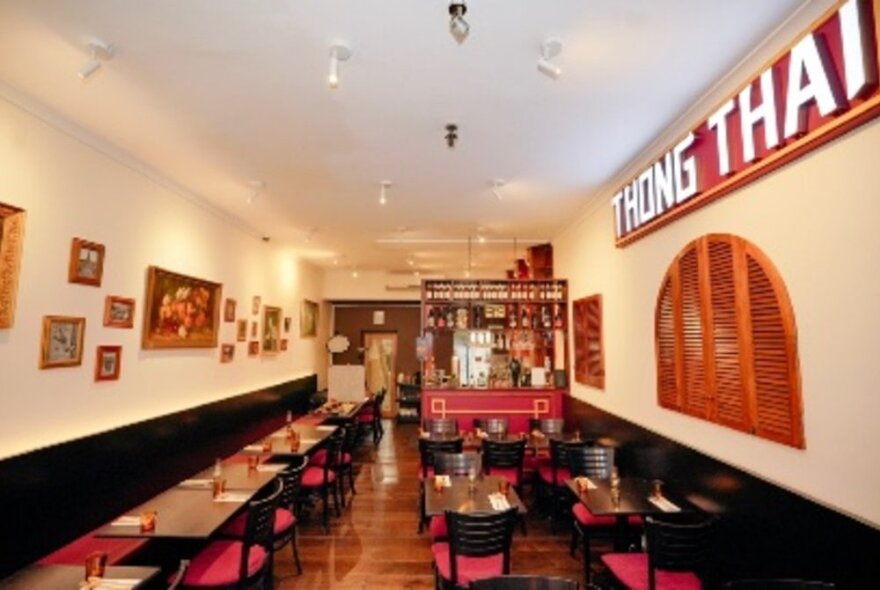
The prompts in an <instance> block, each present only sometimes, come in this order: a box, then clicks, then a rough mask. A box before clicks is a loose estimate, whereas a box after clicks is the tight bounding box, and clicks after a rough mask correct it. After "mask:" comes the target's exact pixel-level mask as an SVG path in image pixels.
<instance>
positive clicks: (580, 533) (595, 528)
mask: <svg viewBox="0 0 880 590" xmlns="http://www.w3.org/2000/svg"><path fill="white" fill-rule="evenodd" d="M568 467H569V472H570V475H571V477H572V478H575V477H581V476H583V477H595V478H598V479H608V478H610V477H611V471H612V469H613V468H614V449H613V448H611V447H598V446H581V447H571V448H569V449H568ZM571 513H572V531H571V548H570V551H571V555H572V556H574V552H575V550H576V548H577V545H578V543H577V541H578V539H580V540H581V546H582V547H583V560H584V585H585V586H586V587H589V586H590V582H591V577H592V575H591V574H592V571H591V570H590V557H591V553H590V540H591V538H592V537H594V536H596V535H601V536H606V537H613V536H614V534H615V533H616V532H617V520H616V519H615V518H614V517H613V516H596V515H594V514H593V513H592V512H590V510H589V508H587V507H586V506H585V505H584V504H583V503H582V502H575V504H574V505H573V506H572V509H571ZM628 525H629V526H630V527H631V528H632V529H633V533H634V535H637V534H638V531H639V529H640V528H641V526H642V519H641V518H640V517H638V516H630V517H629V519H628Z"/></svg>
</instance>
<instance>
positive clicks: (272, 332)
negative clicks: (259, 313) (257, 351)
mask: <svg viewBox="0 0 880 590" xmlns="http://www.w3.org/2000/svg"><path fill="white" fill-rule="evenodd" d="M281 322H282V320H281V308H280V307H274V306H272V305H264V306H263V337H262V340H261V344H260V348H261V349H262V351H263V354H276V353H277V352H279V351H280V350H281Z"/></svg>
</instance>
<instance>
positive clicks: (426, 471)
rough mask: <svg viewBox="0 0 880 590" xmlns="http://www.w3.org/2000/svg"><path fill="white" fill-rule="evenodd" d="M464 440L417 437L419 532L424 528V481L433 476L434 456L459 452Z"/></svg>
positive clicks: (425, 518) (425, 517)
mask: <svg viewBox="0 0 880 590" xmlns="http://www.w3.org/2000/svg"><path fill="white" fill-rule="evenodd" d="M463 446H464V441H463V440H462V439H461V438H455V439H450V440H431V439H429V438H420V439H419V462H420V465H419V488H420V489H419V534H421V533H422V531H423V530H424V529H425V521H426V520H427V516H426V515H425V481H426V480H428V479H429V478H431V477H433V476H434V457H435V456H436V455H437V454H439V453H461V452H462V448H463Z"/></svg>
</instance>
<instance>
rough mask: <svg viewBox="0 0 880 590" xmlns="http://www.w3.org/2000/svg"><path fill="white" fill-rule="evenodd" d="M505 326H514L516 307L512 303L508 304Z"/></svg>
mask: <svg viewBox="0 0 880 590" xmlns="http://www.w3.org/2000/svg"><path fill="white" fill-rule="evenodd" d="M507 326H508V327H509V328H516V307H514V306H513V305H511V306H510V309H509V311H508V312H507Z"/></svg>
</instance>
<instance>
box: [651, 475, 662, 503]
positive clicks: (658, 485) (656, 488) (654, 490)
mask: <svg viewBox="0 0 880 590" xmlns="http://www.w3.org/2000/svg"><path fill="white" fill-rule="evenodd" d="M651 497H652V498H654V499H659V498H662V497H663V480H661V479H655V480H652V481H651Z"/></svg>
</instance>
